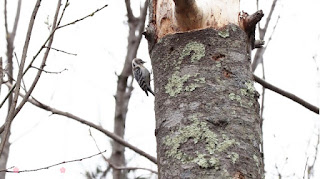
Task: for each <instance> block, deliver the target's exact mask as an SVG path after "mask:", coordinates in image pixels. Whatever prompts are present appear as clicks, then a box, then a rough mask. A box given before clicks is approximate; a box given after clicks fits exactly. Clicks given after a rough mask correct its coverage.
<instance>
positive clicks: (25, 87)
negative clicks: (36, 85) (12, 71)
mask: <svg viewBox="0 0 320 179" xmlns="http://www.w3.org/2000/svg"><path fill="white" fill-rule="evenodd" d="M14 57H15V59H16V61H17V65H18V66H20V63H19V60H18V57H17V53H16V52H14ZM12 79H13V78H12ZM13 80H14V79H13ZM21 80H22V85H23V90H24V92H26V93H27V86H26V83H25V82H24V79H23V76H22V79H21Z"/></svg>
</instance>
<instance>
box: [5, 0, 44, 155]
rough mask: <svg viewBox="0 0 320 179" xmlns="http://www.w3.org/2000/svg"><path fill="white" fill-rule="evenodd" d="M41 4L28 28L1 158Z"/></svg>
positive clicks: (37, 3) (37, 4)
mask: <svg viewBox="0 0 320 179" xmlns="http://www.w3.org/2000/svg"><path fill="white" fill-rule="evenodd" d="M40 3H41V0H38V1H37V2H36V5H35V7H34V9H33V12H32V16H31V19H30V22H29V27H28V31H27V36H26V41H25V44H24V47H23V52H22V58H21V65H20V67H19V72H18V78H17V83H16V88H15V95H14V98H13V102H12V105H11V106H10V110H9V114H8V117H7V120H6V127H5V133H4V135H3V138H2V140H1V144H0V158H1V154H2V151H3V148H4V145H5V143H6V141H7V139H8V134H9V130H10V126H11V122H12V120H13V118H14V116H15V107H16V105H17V101H18V96H19V91H20V84H21V79H22V72H23V68H24V64H25V61H26V57H27V51H28V47H29V42H30V37H31V33H32V29H33V24H34V21H35V18H36V15H37V12H38V10H39V7H40Z"/></svg>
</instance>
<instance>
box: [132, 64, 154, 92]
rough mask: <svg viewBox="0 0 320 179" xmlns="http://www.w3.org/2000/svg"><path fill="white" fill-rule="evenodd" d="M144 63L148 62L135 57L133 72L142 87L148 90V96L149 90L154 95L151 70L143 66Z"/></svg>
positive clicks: (145, 90)
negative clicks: (151, 84)
mask: <svg viewBox="0 0 320 179" xmlns="http://www.w3.org/2000/svg"><path fill="white" fill-rule="evenodd" d="M144 63H146V62H145V61H143V60H141V59H140V58H134V59H133V60H132V74H133V76H134V78H135V79H136V80H137V82H138V84H139V86H140V87H141V89H142V90H143V91H144V92H146V94H147V96H148V91H149V92H150V93H151V94H153V96H154V93H153V91H152V89H151V87H150V72H149V71H148V70H147V69H146V67H144V66H143V64H144Z"/></svg>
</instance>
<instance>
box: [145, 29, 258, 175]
mask: <svg viewBox="0 0 320 179" xmlns="http://www.w3.org/2000/svg"><path fill="white" fill-rule="evenodd" d="M226 29H228V30H227V31H228V32H229V36H228V37H226V38H224V37H222V36H221V34H220V35H219V31H221V30H213V29H205V30H201V31H197V32H188V33H181V34H175V35H169V36H166V37H164V38H162V39H161V41H160V42H158V43H157V44H155V46H154V49H153V51H152V53H151V59H152V65H153V66H156V67H157V68H154V69H153V70H154V77H155V78H154V84H155V89H157V90H158V91H157V96H156V101H155V109H156V110H155V112H156V118H157V121H156V135H157V144H158V159H159V167H160V168H159V172H160V173H162V174H163V175H162V177H163V178H188V177H189V178H228V177H233V176H235V174H237V172H238V171H241V173H243V174H244V176H246V177H248V178H259V177H260V175H262V171H258V170H260V168H257V166H256V161H255V159H254V158H253V157H252V156H253V155H255V156H257V157H258V156H259V155H260V153H259V144H260V143H261V133H260V132H261V131H260V129H259V126H260V125H259V115H258V114H259V113H258V112H257V111H258V109H259V108H258V107H259V106H258V103H257V99H256V91H255V89H254V87H253V80H252V73H251V71H250V62H249V61H248V58H247V54H246V34H245V33H244V32H243V31H242V30H241V29H240V28H239V27H237V26H234V25H230V26H228V27H226ZM177 89H178V90H177ZM256 112H257V113H256ZM255 114H257V115H255ZM243 148H245V149H246V150H243ZM258 158H259V157H258ZM259 160H260V159H259ZM259 166H261V165H259ZM243 171H246V172H243Z"/></svg>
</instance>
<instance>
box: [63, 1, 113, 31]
mask: <svg viewBox="0 0 320 179" xmlns="http://www.w3.org/2000/svg"><path fill="white" fill-rule="evenodd" d="M107 6H108V4H106V5H104V6H103V7H101V8H99V9H97V10H96V11H94V12H93V13H91V14H89V15H87V16H85V17H82V18H80V19H77V20H75V21H72V22H70V23H67V24H65V25H61V26H58V27H57V29H60V28H63V27H66V26H69V25H73V24H75V23H77V22H79V21H82V20H84V19H86V18H88V17H92V16H93V15H94V14H95V13H97V12H99V11H101V10H102V9H104V8H105V7H107Z"/></svg>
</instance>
